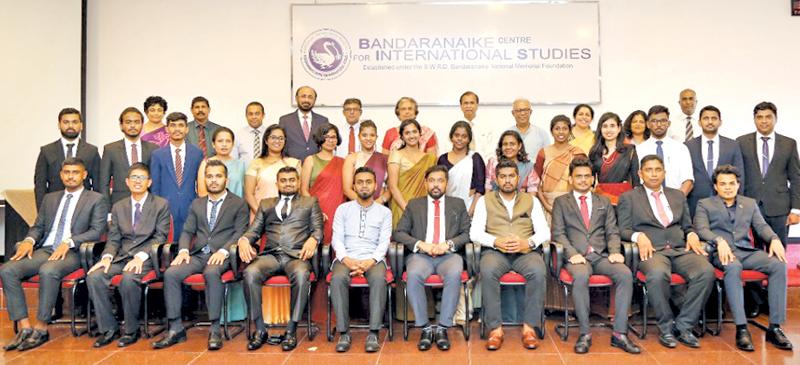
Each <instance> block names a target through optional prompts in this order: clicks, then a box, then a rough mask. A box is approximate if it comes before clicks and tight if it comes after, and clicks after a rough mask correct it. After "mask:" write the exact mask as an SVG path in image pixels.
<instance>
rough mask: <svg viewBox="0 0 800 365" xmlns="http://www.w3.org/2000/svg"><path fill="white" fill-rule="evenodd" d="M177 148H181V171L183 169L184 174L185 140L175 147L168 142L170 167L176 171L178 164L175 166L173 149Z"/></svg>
mask: <svg viewBox="0 0 800 365" xmlns="http://www.w3.org/2000/svg"><path fill="white" fill-rule="evenodd" d="M178 148H180V149H181V152H180V155H181V165H182V166H181V171H183V173H184V174H185V173H186V169H185V168H184V167H185V166H186V141H183V142H181V145H180V146H178V147H175V145H174V144H172V143H170V144H169V155H170V159H171V160H172V167H174V168H175V171H178V166H175V150H176V149H178Z"/></svg>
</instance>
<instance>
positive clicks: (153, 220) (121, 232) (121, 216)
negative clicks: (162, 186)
mask: <svg viewBox="0 0 800 365" xmlns="http://www.w3.org/2000/svg"><path fill="white" fill-rule="evenodd" d="M132 212H133V211H132V207H131V199H123V200H120V201H119V202H117V203H116V204H114V206H112V207H111V228H109V230H108V242H107V243H106V247H105V249H104V250H103V255H104V256H105V255H111V256H113V257H114V258H113V262H121V261H126V260H128V259H130V258H132V257H133V256H134V255H136V254H137V253H139V252H145V253H147V254H149V253H150V246H151V245H153V244H155V243H165V242H166V241H167V236H168V235H169V228H170V227H169V225H170V215H169V205H168V203H167V200H166V199H164V198H162V197H160V196H157V195H155V194H153V193H149V194H147V199H145V201H144V205H143V206H142V217H141V218H140V219H141V221H140V222H139V225H137V226H136V229H135V230H134V228H133V216H132ZM150 259H152V260H156V259H157V258H156V257H151V258H150Z"/></svg>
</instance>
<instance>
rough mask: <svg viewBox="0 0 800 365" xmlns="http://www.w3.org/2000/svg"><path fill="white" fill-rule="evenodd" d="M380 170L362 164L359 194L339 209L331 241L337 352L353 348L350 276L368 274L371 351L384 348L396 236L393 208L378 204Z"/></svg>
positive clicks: (355, 181) (357, 178) (357, 175)
mask: <svg viewBox="0 0 800 365" xmlns="http://www.w3.org/2000/svg"><path fill="white" fill-rule="evenodd" d="M375 180H376V178H375V172H374V171H372V169H370V168H369V167H359V168H358V169H356V171H355V173H354V174H353V188H354V189H355V191H356V194H357V195H358V199H356V200H351V201H349V202H346V203H344V204H342V205H340V206H339V207H338V208H336V214H334V216H333V217H334V218H333V237H332V239H331V246H333V250H334V251H335V252H336V260H335V261H334V263H333V267H332V268H331V272H332V275H331V285H330V290H331V300H332V301H333V309H334V311H335V312H336V330H337V331H338V332H339V342H338V343H337V344H336V351H337V352H346V351H347V350H349V349H350V342H351V339H350V334H349V333H348V329H349V327H350V323H349V322H350V302H349V299H350V278H351V277H353V276H363V277H366V278H367V282H368V283H369V334H368V335H367V341H366V345H365V349H366V351H367V352H376V351H378V350H380V345H379V344H378V331H379V330H380V329H381V324H382V322H383V312H384V309H385V308H386V262H385V260H386V251H387V250H388V249H389V240H390V239H391V236H392V211H391V210H389V208H387V207H385V206H383V205H381V204H378V203H376V202H375V201H374V200H373V194H374V193H375V189H377V188H378V187H377V186H376V183H375Z"/></svg>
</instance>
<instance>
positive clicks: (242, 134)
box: [231, 123, 267, 166]
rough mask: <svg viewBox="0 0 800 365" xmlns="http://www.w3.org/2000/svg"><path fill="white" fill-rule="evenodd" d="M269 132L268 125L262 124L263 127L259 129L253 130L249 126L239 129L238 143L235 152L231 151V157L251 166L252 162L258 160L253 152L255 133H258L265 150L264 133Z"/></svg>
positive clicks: (237, 134)
mask: <svg viewBox="0 0 800 365" xmlns="http://www.w3.org/2000/svg"><path fill="white" fill-rule="evenodd" d="M266 130H267V123H261V126H259V127H258V128H253V127H251V126H250V125H249V124H247V125H245V126H243V127H242V128H239V129H238V130H237V131H236V143H235V144H234V146H233V151H231V156H233V158H236V159H239V160H242V161H244V164H245V166H249V165H250V161H253V159H255V158H257V157H258V156H255V153H254V151H253V145H254V141H253V138H254V137H255V134H254V133H253V132H254V131H258V132H259V133H258V136H259V142H258V143H259V144H261V145H262V146H261V148H264V146H263V144H264V132H266Z"/></svg>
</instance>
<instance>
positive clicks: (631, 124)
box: [624, 110, 650, 146]
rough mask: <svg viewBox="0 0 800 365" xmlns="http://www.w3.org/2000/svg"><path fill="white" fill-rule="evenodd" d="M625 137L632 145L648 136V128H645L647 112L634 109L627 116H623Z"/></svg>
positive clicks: (636, 144)
mask: <svg viewBox="0 0 800 365" xmlns="http://www.w3.org/2000/svg"><path fill="white" fill-rule="evenodd" d="M624 129H625V137H626V138H627V139H628V142H630V143H632V144H633V145H634V146H638V145H639V144H640V143H642V142H644V141H646V140H647V139H648V138H650V130H649V129H647V114H645V112H644V111H642V110H636V111H634V112H633V113H631V115H629V116H628V118H625V124H624Z"/></svg>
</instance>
